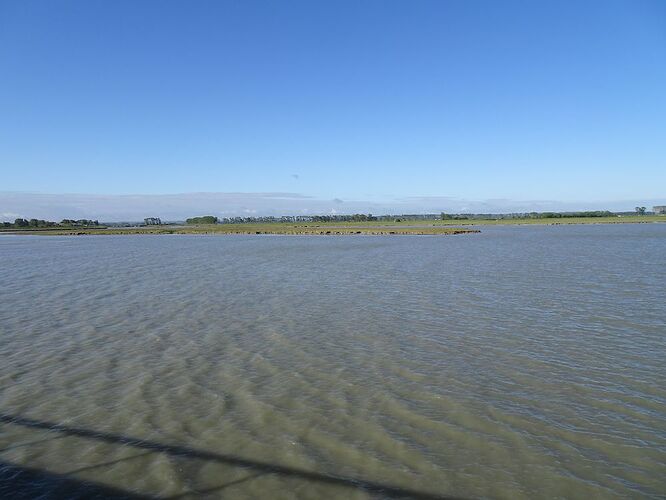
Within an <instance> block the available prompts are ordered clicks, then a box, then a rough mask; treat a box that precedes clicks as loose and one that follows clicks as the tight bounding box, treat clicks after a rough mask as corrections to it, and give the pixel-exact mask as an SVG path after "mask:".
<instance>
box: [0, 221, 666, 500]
mask: <svg viewBox="0 0 666 500" xmlns="http://www.w3.org/2000/svg"><path fill="white" fill-rule="evenodd" d="M0 263H1V265H2V269H1V274H0V320H1V322H0V412H1V413H2V417H0V462H1V463H2V464H4V469H3V470H4V472H3V473H2V474H0V492H4V493H3V494H4V496H6V495H7V492H8V488H11V487H13V486H12V485H15V484H16V483H15V481H16V480H17V479H16V478H19V479H21V478H28V480H32V479H31V478H33V476H31V475H30V474H34V475H37V476H36V477H40V478H42V479H43V481H42V482H41V483H40V484H41V486H40V487H41V491H44V490H45V489H48V488H56V489H57V488H60V490H59V491H69V492H70V493H71V492H77V491H78V492H79V493H80V494H81V495H83V496H86V495H90V494H91V492H93V493H94V492H96V494H99V495H101V496H111V495H112V494H115V493H122V492H133V493H134V494H137V495H139V494H143V495H151V496H159V497H175V496H178V497H179V498H181V496H180V495H182V496H183V497H187V496H188V495H192V496H195V495H196V496H200V495H209V496H210V497H212V498H216V497H220V496H224V497H229V498H269V497H270V498H330V497H338V498H368V497H372V498H375V497H376V498H382V497H388V496H410V495H411V496H416V495H417V494H422V496H423V498H429V497H430V496H432V497H437V496H444V497H447V496H455V497H464V498H476V497H492V498H512V499H513V498H534V497H568V498H608V497H613V496H618V497H619V496H622V497H627V496H629V497H658V496H664V495H666V361H665V360H666V265H665V264H666V224H642V225H630V224H623V225H603V226H602V225H598V226H597V225H594V226H592V225H586V226H566V227H564V226H542V227H489V228H483V232H482V233H481V234H472V235H458V236H447V237H429V236H398V237H371V236H367V237H307V236H302V237H289V236H286V237H285V236H182V235H181V236H179V235H173V236H118V237H116V236H88V237H55V236H54V237H38V236H6V235H3V236H0ZM28 469H30V470H28ZM47 475H48V476H47ZM45 477H46V478H47V479H48V480H46V479H44V478H45ZM12 478H13V479H12ZM96 487H99V489H98V490H95V489H94V488H96ZM2 488H4V490H2ZM66 488H70V489H69V490H67V489H66ZM76 488H79V489H78V490H77V489H76ZM103 488H109V489H103ZM0 496H3V495H0Z"/></svg>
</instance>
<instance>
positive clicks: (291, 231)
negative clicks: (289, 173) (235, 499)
mask: <svg viewBox="0 0 666 500" xmlns="http://www.w3.org/2000/svg"><path fill="white" fill-rule="evenodd" d="M478 232H480V231H479V230H478V229H468V228H461V227H447V226H438V227H435V226H430V227H427V226H421V227H413V226H412V227H382V226H367V225H366V226H364V227H353V226H351V227H343V226H340V225H336V226H335V227H332V226H331V225H327V224H313V225H295V224H202V225H187V226H165V225H162V226H145V227H122V228H120V227H119V228H110V227H107V228H104V229H92V228H91V229H73V230H63V229H53V230H50V231H34V233H33V234H50V235H89V234H105V235H114V234H115V235H122V234H128V235H131V234H222V235H223V234H280V235H322V236H346V235H410V234H411V235H450V234H466V233H478ZM21 233H31V231H21Z"/></svg>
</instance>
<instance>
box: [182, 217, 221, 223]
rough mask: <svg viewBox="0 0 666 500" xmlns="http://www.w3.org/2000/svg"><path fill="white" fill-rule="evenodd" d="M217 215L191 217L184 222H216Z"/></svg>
mask: <svg viewBox="0 0 666 500" xmlns="http://www.w3.org/2000/svg"><path fill="white" fill-rule="evenodd" d="M217 220H218V219H217V217H215V216H214V215H204V216H202V217H191V218H190V219H187V220H186V221H185V222H186V223H187V224H217Z"/></svg>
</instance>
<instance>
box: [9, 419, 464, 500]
mask: <svg viewBox="0 0 666 500" xmlns="http://www.w3.org/2000/svg"><path fill="white" fill-rule="evenodd" d="M0 423H4V424H13V425H20V426H23V427H28V428H32V429H40V430H48V431H50V432H58V433H61V434H63V435H66V436H75V437H79V438H85V439H93V440H97V441H102V442H105V443H112V444H120V445H123V446H131V447H134V448H138V449H141V450H148V451H146V452H145V453H139V454H137V455H133V456H131V457H127V458H124V459H120V460H114V461H113V462H107V463H103V464H98V465H92V466H89V467H85V468H84V469H79V470H77V471H72V472H70V474H68V475H62V474H54V473H51V472H47V471H43V470H39V469H31V468H27V467H24V466H19V465H16V464H12V463H6V462H2V461H0V496H2V497H4V498H10V497H11V498H36V497H39V498H47V499H55V498H111V499H116V498H127V499H141V498H157V497H154V496H153V497H151V496H146V495H140V494H136V493H131V492H128V491H124V490H121V489H117V488H114V487H110V486H106V485H101V484H97V483H91V482H88V481H82V480H78V479H75V478H72V477H70V475H71V474H75V473H77V472H81V471H82V470H90V469H93V468H97V467H104V466H107V465H111V464H113V463H117V462H119V461H122V460H131V459H133V458H136V457H139V456H143V455H145V454H148V453H152V452H156V453H164V454H166V455H169V456H172V457H182V458H191V459H197V460H204V461H208V462H216V463H220V464H225V465H230V466H234V467H239V468H243V469H245V470H248V471H250V474H249V475H248V476H246V477H244V478H241V479H237V480H235V481H232V482H230V483H227V484H223V485H220V486H217V487H214V488H210V489H207V490H205V491H196V492H194V491H192V492H187V493H184V494H182V495H176V496H173V497H171V498H180V497H185V496H189V495H196V494H206V493H211V492H214V491H218V490H222V489H224V488H226V487H228V486H232V485H236V484H239V483H242V482H245V481H250V480H252V479H255V478H257V477H259V476H262V475H264V474H273V475H278V476H283V477H288V478H296V479H301V480H305V481H310V482H313V483H320V484H330V485H335V486H343V487H348V488H353V489H356V490H361V491H365V492H367V493H369V494H376V495H379V496H381V497H384V498H417V499H427V500H433V499H452V498H453V497H448V496H442V495H437V494H434V493H427V492H422V491H417V490H411V489H406V488H400V487H397V486H390V485H386V484H382V483H377V482H373V481H367V480H364V479H357V478H352V477H344V476H334V475H329V474H322V473H319V472H312V471H308V470H305V469H298V468H294V467H288V466H284V465H278V464H272V463H268V462H260V461H256V460H250V459H247V458H242V457H237V456H234V455H222V454H219V453H214V452H210V451H204V450H197V449H194V448H189V447H186V446H177V445H169V444H162V443H156V442H153V441H145V440H142V439H137V438H132V437H128V436H124V435H122V434H113V433H108V432H100V431H94V430H90V429H83V428H79V427H68V426H65V425H61V424H57V423H53V422H45V421H41V420H33V419H29V418H24V417H19V416H13V415H4V414H0ZM0 451H2V450H0ZM6 495H8V496H6Z"/></svg>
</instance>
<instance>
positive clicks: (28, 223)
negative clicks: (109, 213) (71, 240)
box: [2, 218, 99, 228]
mask: <svg viewBox="0 0 666 500" xmlns="http://www.w3.org/2000/svg"><path fill="white" fill-rule="evenodd" d="M72 226H75V227H89V226H99V221H96V220H89V219H78V220H74V219H63V220H62V221H61V222H54V221H50V220H44V219H23V218H19V219H16V220H15V221H14V222H3V223H2V227H4V228H42V227H72Z"/></svg>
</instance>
